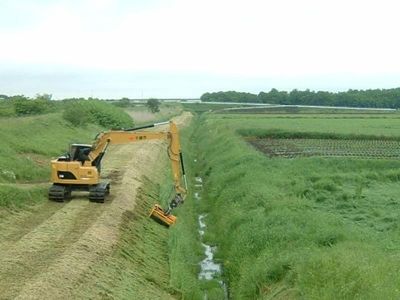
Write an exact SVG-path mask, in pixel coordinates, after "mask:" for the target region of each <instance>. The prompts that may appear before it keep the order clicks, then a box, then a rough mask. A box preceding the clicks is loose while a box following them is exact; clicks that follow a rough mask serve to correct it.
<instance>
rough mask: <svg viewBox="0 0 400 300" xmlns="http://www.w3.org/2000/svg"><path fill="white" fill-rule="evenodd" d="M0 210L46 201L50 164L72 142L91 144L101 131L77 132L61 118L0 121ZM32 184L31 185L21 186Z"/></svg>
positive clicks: (48, 116) (53, 116)
mask: <svg viewBox="0 0 400 300" xmlns="http://www.w3.org/2000/svg"><path fill="white" fill-rule="evenodd" d="M0 127H1V128H3V130H2V131H1V132H0V141H1V147H0V206H5V207H21V206H23V205H24V204H30V203H35V202H37V201H41V200H43V199H45V195H46V190H47V187H43V186H42V187H40V186H39V187H35V185H34V183H38V182H47V181H48V180H49V176H50V167H49V161H50V158H51V157H56V156H58V155H60V154H62V153H64V152H66V151H67V150H68V144H69V143H72V142H88V143H90V142H91V141H92V139H93V137H94V136H95V133H97V132H98V131H99V130H100V128H99V127H97V126H94V125H91V126H88V127H86V128H77V127H74V126H72V125H71V124H70V123H69V122H67V121H65V120H64V119H63V118H62V117H61V114H48V115H41V116H32V117H20V118H1V119H0ZM25 183H32V185H28V184H26V185H24V184H25Z"/></svg>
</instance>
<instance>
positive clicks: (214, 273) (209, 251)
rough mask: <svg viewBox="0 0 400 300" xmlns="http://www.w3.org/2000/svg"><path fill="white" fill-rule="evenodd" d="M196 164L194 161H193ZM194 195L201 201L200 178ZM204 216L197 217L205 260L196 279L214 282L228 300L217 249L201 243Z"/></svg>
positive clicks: (205, 299) (204, 221)
mask: <svg viewBox="0 0 400 300" xmlns="http://www.w3.org/2000/svg"><path fill="white" fill-rule="evenodd" d="M195 162H196V161H195ZM194 186H195V189H196V191H195V193H194V198H195V200H196V201H200V200H201V190H202V188H203V180H202V178H201V177H196V178H195V185H194ZM206 218H207V215H206V214H200V215H199V217H198V222H199V235H200V240H201V244H202V246H203V247H204V254H205V258H204V259H203V260H202V261H201V262H200V272H199V275H198V278H199V279H200V280H208V281H211V280H216V281H217V282H218V283H219V285H220V287H221V289H222V290H223V293H224V299H225V300H227V299H229V294H228V288H227V286H226V283H225V282H224V281H223V280H222V279H220V278H221V274H222V265H221V264H220V263H217V262H215V260H214V254H215V251H216V250H217V247H213V246H211V245H208V244H206V243H204V242H203V239H204V234H205V232H206V229H207V225H206ZM207 299H208V294H207V290H205V291H204V300H207Z"/></svg>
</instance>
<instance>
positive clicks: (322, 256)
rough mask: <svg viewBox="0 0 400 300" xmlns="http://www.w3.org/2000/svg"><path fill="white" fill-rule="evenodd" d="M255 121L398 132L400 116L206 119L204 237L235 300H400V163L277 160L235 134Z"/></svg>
mask: <svg viewBox="0 0 400 300" xmlns="http://www.w3.org/2000/svg"><path fill="white" fill-rule="evenodd" d="M252 127H253V128H263V129H265V130H270V129H273V128H278V129H280V130H284V131H289V130H292V131H301V132H307V131H309V132H328V133H329V132H336V133H339V134H373V135H387V136H394V135H398V130H396V129H397V128H399V127H400V120H399V119H392V120H380V119H372V120H364V119H363V120H355V119H350V120H342V119H338V120H331V119H329V120H326V119H323V118H321V119H319V120H314V119H309V120H308V119H307V120H302V121H297V120H293V121H290V120H289V121H288V120H287V119H286V120H278V119H256V120H244V119H242V118H238V119H234V118H233V117H230V119H226V118H224V117H218V116H210V117H208V118H204V119H203V120H202V122H201V124H200V127H199V130H198V131H197V132H198V143H197V145H198V149H199V152H200V153H201V154H202V155H201V157H199V158H200V159H201V162H202V164H203V174H202V175H203V179H205V183H206V184H205V190H204V192H203V199H202V203H203V205H202V210H203V211H204V212H206V213H207V214H208V217H207V218H208V219H207V221H208V231H207V232H206V236H205V238H206V239H207V242H208V243H214V244H217V245H218V250H219V251H218V253H217V255H218V257H217V258H219V259H221V260H222V261H223V264H224V275H225V277H226V280H227V282H228V284H229V291H230V295H231V297H232V299H254V298H265V299H269V298H273V297H275V298H278V299H288V298H289V299H291V298H292V299H297V298H303V299H377V298H380V299H397V298H399V297H400V291H399V289H398V286H399V284H400V276H399V271H400V263H399V256H400V239H399V238H398V237H399V227H398V225H397V223H398V222H397V220H398V219H399V217H400V207H399V205H398V201H397V200H396V199H397V198H398V194H399V192H400V187H399V186H400V185H399V181H400V171H399V167H400V162H398V161H393V160H382V161H378V160H367V161H366V160H351V159H336V158H332V159H321V158H298V159H291V160H287V159H269V158H267V157H265V156H264V155H263V154H261V153H259V152H257V151H256V150H255V149H253V148H251V147H250V146H249V145H248V144H247V143H246V142H245V141H244V140H243V139H242V137H241V136H240V135H239V134H237V133H236V132H235V129H239V128H245V129H249V128H252Z"/></svg>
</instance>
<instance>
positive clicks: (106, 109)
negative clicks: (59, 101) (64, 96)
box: [63, 100, 133, 128]
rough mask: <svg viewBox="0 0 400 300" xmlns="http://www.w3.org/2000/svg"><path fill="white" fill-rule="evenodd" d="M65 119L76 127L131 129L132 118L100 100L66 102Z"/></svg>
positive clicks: (118, 108) (121, 110)
mask: <svg viewBox="0 0 400 300" xmlns="http://www.w3.org/2000/svg"><path fill="white" fill-rule="evenodd" d="M63 118H64V119H65V120H67V121H69V122H70V123H71V124H72V125H74V126H86V125H87V124H89V123H93V124H97V125H99V126H102V127H104V128H130V127H132V126H133V120H132V118H131V117H130V116H129V115H128V114H127V113H126V112H125V111H124V110H123V109H121V108H120V107H117V106H115V105H111V104H109V103H107V102H104V101H99V100H69V101H66V102H65V110H64V113H63Z"/></svg>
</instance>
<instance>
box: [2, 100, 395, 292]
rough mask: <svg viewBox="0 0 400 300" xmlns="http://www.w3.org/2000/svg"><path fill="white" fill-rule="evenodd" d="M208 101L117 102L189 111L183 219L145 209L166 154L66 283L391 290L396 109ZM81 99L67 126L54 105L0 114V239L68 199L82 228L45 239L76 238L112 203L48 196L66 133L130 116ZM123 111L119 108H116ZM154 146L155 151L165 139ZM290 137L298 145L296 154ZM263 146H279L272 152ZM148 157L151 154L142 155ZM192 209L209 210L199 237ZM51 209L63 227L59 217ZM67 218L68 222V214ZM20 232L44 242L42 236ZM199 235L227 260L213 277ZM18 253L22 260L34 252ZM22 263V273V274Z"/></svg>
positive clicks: (97, 288)
mask: <svg viewBox="0 0 400 300" xmlns="http://www.w3.org/2000/svg"><path fill="white" fill-rule="evenodd" d="M95 106H96V107H97V104H96V105H95ZM97 108H98V110H96V111H102V112H104V111H108V110H107V109H106V107H103V106H101V107H100V106H98V107H97ZM214 108H218V109H213V108H211V106H210V105H206V106H204V107H203V106H201V105H197V104H192V106H191V107H189V108H188V105H183V106H182V105H175V106H174V105H172V106H171V105H168V106H166V107H163V109H162V111H161V112H160V113H158V114H155V115H150V114H149V113H148V112H146V110H145V109H144V108H143V107H137V108H136V109H135V108H134V107H133V108H132V107H130V108H128V109H126V112H127V113H128V114H129V115H130V116H131V117H133V119H134V122H135V123H136V124H145V123H151V122H154V121H162V120H165V119H166V118H169V117H171V116H172V115H176V114H179V113H181V111H182V109H183V110H185V109H189V110H190V111H191V112H192V113H193V114H195V115H194V117H193V119H192V121H191V123H190V126H188V125H186V126H184V127H182V128H181V133H182V136H181V137H182V145H183V150H184V153H185V161H186V168H187V174H188V179H189V188H190V193H189V195H188V197H187V199H186V203H185V204H184V205H183V206H181V207H180V208H178V209H177V210H176V211H175V212H174V213H175V214H176V215H177V216H178V223H177V224H176V225H175V226H173V227H172V228H170V229H168V230H167V229H166V228H163V227H159V225H158V224H156V223H153V222H152V221H151V220H150V219H149V218H147V213H148V207H149V206H151V204H152V203H153V202H154V201H156V202H158V201H161V202H162V203H164V204H165V201H166V200H167V199H168V198H169V197H170V192H171V185H170V170H169V167H168V166H167V165H166V163H167V160H165V161H163V163H162V165H161V166H160V168H159V169H158V168H155V167H153V168H152V170H151V172H150V173H149V174H150V175H148V176H150V177H151V178H148V177H146V176H144V177H141V178H139V179H140V182H141V183H142V186H141V188H140V195H139V196H138V197H137V200H136V201H138V204H137V206H136V208H135V210H134V211H129V212H127V213H125V214H124V218H123V220H122V223H121V224H120V228H119V232H120V234H119V236H118V240H117V243H116V244H115V245H114V248H113V250H112V251H111V252H110V253H109V255H108V256H106V257H101V259H99V260H98V261H95V262H94V263H93V264H92V265H90V268H89V271H87V272H86V273H84V275H83V276H82V277H81V278H79V280H78V283H77V285H76V286H75V289H74V290H72V291H71V292H70V294H69V295H70V296H71V297H74V298H87V297H91V296H92V295H96V296H95V297H94V298H100V299H101V298H107V299H108V298H127V299H128V298H132V297H135V296H136V297H140V298H142V299H158V298H159V299H204V297H205V295H207V298H208V299H224V298H225V296H224V292H223V290H222V289H221V284H220V281H223V282H224V283H225V284H226V286H227V289H228V294H229V299H397V298H399V297H400V290H399V289H398V287H399V285H400V275H399V271H400V263H399V257H400V239H399V231H400V228H399V226H398V219H399V217H400V206H399V202H398V198H399V197H398V195H399V193H400V170H399V168H400V161H399V160H398V156H399V153H400V152H399V151H400V150H399V147H398V146H399V141H400V133H399V132H400V131H399V129H400V115H399V114H397V113H387V114H386V113H379V114H371V113H368V114H362V113H357V114H346V113H343V112H338V113H304V114H303V113H290V114H289V113H287V114H284V113H276V114H227V113H224V114H220V113H219V112H218V110H219V108H220V107H219V106H218V107H214ZM85 109H87V111H88V113H89V115H91V116H93V115H94V116H97V117H98V119H91V121H90V122H88V123H87V124H81V125H80V126H76V124H72V123H71V122H69V121H67V120H65V119H64V118H63V110H60V108H58V110H56V111H52V112H50V113H45V114H40V115H35V116H20V117H10V116H7V117H1V118H0V126H2V128H8V129H7V130H5V131H3V132H2V134H1V136H0V138H1V141H2V147H1V148H0V154H1V155H0V215H1V216H2V218H4V219H2V220H1V222H0V231H1V232H0V233H5V237H4V238H3V239H4V244H3V245H0V250H2V249H3V248H4V249H8V248H7V247H8V246H7V245H8V243H11V244H10V245H13V244H12V243H13V242H14V241H17V242H18V243H19V244H21V245H23V244H22V242H24V241H25V240H24V239H23V238H22V237H24V236H25V234H26V233H27V232H29V230H31V231H30V232H29V234H28V237H29V236H30V235H31V236H34V235H35V234H37V233H38V232H39V233H40V232H41V229H40V228H41V226H42V225H40V224H41V223H42V222H43V224H46V222H49V220H51V216H52V215H53V214H58V215H59V214H62V211H63V210H65V212H66V214H67V215H68V214H72V211H73V209H77V208H74V207H75V206H76V207H80V209H82V212H78V211H77V215H76V218H77V219H76V220H75V221H74V222H76V224H79V226H78V227H79V228H77V229H74V230H72V229H71V232H70V234H71V237H69V238H66V242H65V243H66V245H63V246H62V244H61V241H60V242H59V243H60V244H57V245H58V246H57V247H59V248H57V247H55V248H51V249H53V250H51V249H48V250H46V251H49V253H52V252H51V251H55V252H57V251H58V250H60V249H62V247H67V246H68V247H71V248H66V249H72V248H73V243H72V242H73V237H76V238H79V237H80V234H83V233H84V232H85V230H86V229H85V228H86V227H85V226H87V228H91V227H90V224H95V223H91V222H96V220H97V218H98V216H99V215H101V213H102V214H103V216H104V217H105V216H107V209H109V208H108V207H107V206H104V207H92V206H90V207H91V208H92V210H93V211H90V210H86V209H85V207H86V206H89V205H91V204H89V203H87V201H86V200H85V199H83V200H82V201H79V199H78V200H76V199H75V200H72V201H71V202H69V203H67V204H66V205H65V206H59V205H53V203H48V202H47V200H46V190H47V187H48V176H49V168H48V162H49V159H50V158H51V157H54V156H57V155H59V154H61V153H62V152H64V151H65V150H66V147H67V145H68V144H69V143H71V142H90V141H91V140H92V138H93V137H94V135H95V133H96V132H98V131H100V130H104V128H105V127H102V125H101V123H99V122H98V121H99V120H100V121H101V122H114V121H115V120H117V119H124V120H125V119H126V120H128V119H127V115H126V114H125V113H124V112H122V111H121V110H115V108H112V109H111V110H110V112H112V113H110V114H108V113H106V116H107V117H105V116H104V115H103V114H97V113H94V112H93V110H92V108H90V109H88V108H85ZM119 113H123V117H122V116H121V118H118V117H116V116H118V114H119ZM113 116H114V117H113ZM129 122H132V121H131V120H130V121H129ZM107 124H109V123H107ZM157 147H159V146H157ZM157 149H158V150H157ZM157 149H152V151H153V152H154V153H156V152H157V151H159V150H160V149H161V148H160V147H159V148H157ZM293 149H294V150H296V151H297V152H299V153H300V155H293V153H292V152H293V151H294V150H293ZM259 150H262V151H259ZM271 151H276V152H273V153H274V154H273V155H271V153H272V152H271ZM279 151H281V152H282V153H283V155H282V156H281V155H280V154H279V153H281V152H279ZM291 151H292V152H291ZM312 151H314V152H312ZM305 152H306V153H308V154H310V153H311V154H312V155H311V154H310V155H308V154H306V155H305V154H304V153H305ZM276 153H278V154H279V155H277V154H276ZM119 155H120V157H121V158H122V157H124V156H126V155H125V154H124V153H120V154H119ZM351 156H356V157H351ZM145 158H146V157H145ZM165 158H166V157H165ZM288 158H289V159H288ZM152 160H154V158H152V157H147V158H146V162H147V163H150V161H152ZM147 167H148V166H147ZM126 168H127V169H128V170H129V166H128V167H126ZM121 176H122V175H121ZM198 177H201V178H202V179H203V186H202V188H201V199H200V200H199V199H198V198H196V195H195V192H196V191H197V192H198V191H200V190H199V188H196V184H197V183H198V182H196V180H195V178H198ZM113 201H114V202H115V201H118V199H114V200H113ZM114 202H112V203H114ZM116 203H118V202H115V204H116ZM105 205H111V204H110V203H109V204H105ZM110 207H111V206H110ZM44 208H45V209H44ZM68 208H70V210H68ZM199 215H206V216H207V217H206V219H205V220H206V223H207V229H206V231H205V234H204V236H203V237H201V236H200V234H199V223H198V217H199ZM24 216H28V217H27V218H26V220H25V217H24ZM80 216H83V217H85V218H87V221H86V220H83V219H79V217H80ZM22 220H25V221H22ZM57 222H59V223H60V224H61V225H59V226H61V227H60V230H63V227H62V222H63V220H58V221H57ZM68 222H69V223H68ZM65 223H66V224H67V223H68V224H72V225H73V224H74V223H73V222H72V221H71V220H69V219H68V218H66V219H65ZM10 224H13V226H14V227H11V226H10ZM21 224H22V225H21ZM72 225H69V226H72ZM9 226H10V227H9ZM24 226H26V227H27V228H26V229H24ZM29 226H31V229H29V230H28V227H29ZM43 226H44V225H43ZM82 226H83V227H82ZM44 228H45V230H44V232H43V234H45V235H46V234H48V233H47V231H46V230H47V229H46V227H44ZM27 230H28V231H27ZM16 233H18V235H19V236H20V237H21V241H18V238H17V236H16ZM68 241H69V242H71V245H69V244H68V243H69V242H68ZM29 242H30V243H33V244H35V243H36V244H37V243H39V244H38V245H40V240H39V241H37V240H32V241H29ZM201 243H206V244H208V245H211V246H215V247H216V248H215V249H216V253H215V255H216V256H215V261H216V262H218V263H221V265H222V274H219V275H216V278H215V279H213V280H206V279H199V272H200V262H201V261H202V260H203V259H204V251H203V250H204V249H203V246H202V245H201ZM36 244H35V245H36ZM67 244H68V245H67ZM17 246H18V245H17ZM1 247H3V248H1ZM10 249H11V248H10ZM17 249H18V251H22V250H21V249H24V247H22V246H21V247H19V248H17ZM60 251H61V250H60ZM62 251H64V250H62ZM62 251H61V253H63V252H62ZM10 253H11V252H10ZM46 253H47V252H46ZM46 255H47V254H46ZM54 255H55V254H54ZM62 257H65V256H62ZM16 259H17V258H16ZM40 259H43V260H39V261H40V265H39V267H40V268H42V267H43V266H45V265H46V262H47V259H48V258H47V257H45V254H44V255H43V258H40ZM76 259H81V258H79V257H76ZM3 260H4V259H3ZM0 262H1V258H0ZM33 262H35V260H33ZM24 263H27V264H29V259H27V260H26V261H24ZM32 264H33V263H32ZM21 266H23V265H21ZM32 266H34V264H33V265H32ZM39 267H38V268H39ZM21 268H22V267H21ZM40 268H39V269H40ZM21 270H23V269H21ZM29 270H30V271H29ZM29 270H28V271H29V272H31V271H32V272H33V271H35V269H34V268H33V267H32V268H31V269H29ZM40 270H42V269H40ZM28 271H27V272H28ZM1 272H2V271H0V275H1V274H2V273H1ZM4 272H6V271H4ZM19 272H21V274H22V275H21V276H26V278H30V277H29V274H30V273H26V272H25V273H23V271H19ZM4 274H7V273H4ZM10 274H11V273H10ZM9 278H11V277H9ZM23 278H25V277H23ZM11 279H12V278H11ZM11 279H10V280H11ZM19 284H21V285H22V283H19ZM4 286H5V285H4ZM1 288H2V285H1V284H0V291H1ZM7 292H9V293H11V292H12V291H7ZM11 294H12V293H11ZM11 294H10V295H11Z"/></svg>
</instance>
